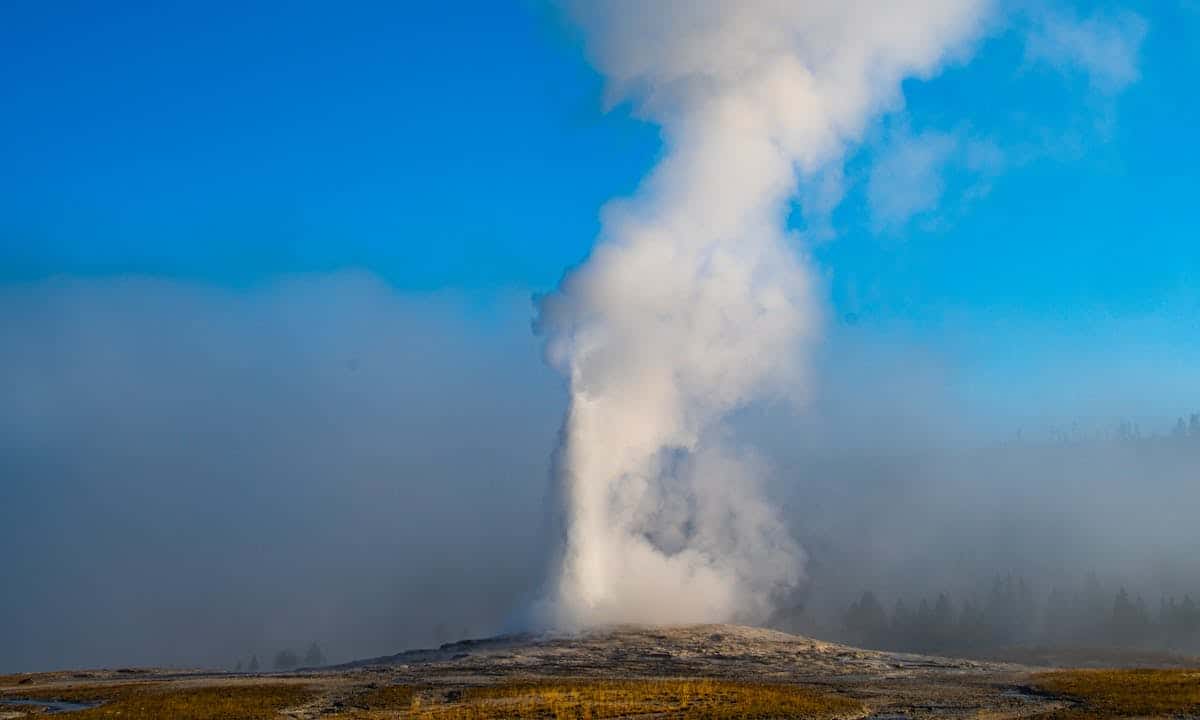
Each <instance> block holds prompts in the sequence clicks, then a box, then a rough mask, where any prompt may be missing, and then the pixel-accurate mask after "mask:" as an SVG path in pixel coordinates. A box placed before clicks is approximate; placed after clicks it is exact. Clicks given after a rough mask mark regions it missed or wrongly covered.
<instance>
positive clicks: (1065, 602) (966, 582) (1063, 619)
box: [773, 414, 1200, 656]
mask: <svg viewBox="0 0 1200 720" xmlns="http://www.w3.org/2000/svg"><path fill="white" fill-rule="evenodd" d="M1165 428H1167V429H1166V430H1165V432H1158V433H1143V432H1142V431H1141V429H1140V428H1139V427H1138V426H1137V425H1135V424H1133V423H1122V424H1120V425H1119V426H1118V427H1117V428H1116V429H1115V432H1112V433H1111V434H1110V433H1105V434H1104V435H1103V436H1090V437H1087V436H1081V435H1079V434H1075V433H1071V432H1063V433H1055V434H1054V437H1053V438H1049V439H1047V440H1046V441H1042V442H1036V441H1033V440H1031V439H1029V438H1025V439H1021V440H1018V441H1017V442H1016V447H1015V448H1012V447H1007V448H999V449H992V450H988V451H985V452H984V453H982V454H981V455H980V456H979V458H982V460H979V459H978V458H977V459H976V462H984V463H989V462H990V463H991V464H992V465H993V466H1000V467H1001V470H1000V471H998V472H1000V473H1003V472H1013V469H1012V468H1016V472H1018V473H1020V472H1021V471H1028V469H1029V468H1035V469H1034V470H1032V471H1028V473H1029V474H1027V475H1024V476H1022V482H1026V483H1030V486H1031V487H1038V488H1039V489H1040V488H1045V487H1052V486H1053V484H1054V483H1056V482H1058V481H1059V480H1060V479H1061V477H1062V476H1064V475H1066V474H1072V475H1074V476H1075V477H1076V478H1079V477H1081V476H1082V477H1086V475H1083V473H1086V472H1088V471H1096V470H1097V468H1099V471H1100V472H1102V473H1104V478H1105V482H1108V483H1110V484H1109V485H1108V486H1105V487H1104V488H1102V489H1098V490H1097V492H1110V491H1111V488H1112V487H1115V486H1120V487H1123V488H1130V489H1132V490H1130V497H1131V498H1136V497H1138V493H1139V492H1149V493H1154V494H1156V495H1157V496H1158V497H1157V499H1156V500H1155V502H1156V503H1157V505H1150V506H1146V505H1137V506H1131V507H1130V509H1129V513H1130V515H1129V521H1130V523H1131V524H1133V527H1138V526H1139V524H1140V526H1147V524H1150V525H1153V524H1154V523H1155V522H1156V520H1155V516H1154V515H1153V514H1148V513H1147V512H1146V511H1145V508H1146V507H1157V506H1172V505H1173V506H1175V507H1180V505H1179V504H1180V503H1183V506H1182V507H1188V504H1190V503H1193V502H1194V498H1195V497H1196V491H1197V490H1198V489H1200V414H1192V415H1190V416H1188V417H1185V418H1179V419H1178V420H1176V421H1175V422H1174V423H1173V424H1167V425H1165ZM1037 448H1043V449H1050V450H1051V452H1054V453H1059V449H1061V450H1062V451H1063V452H1065V453H1066V454H1065V455H1064V454H1061V453H1059V454H1057V455H1046V456H1045V457H1044V458H1042V457H1041V456H1038V455H1036V454H1034V455H1017V454H1016V453H1019V452H1022V451H1023V450H1022V449H1035V450H1036V449H1037ZM1104 448H1110V449H1111V448H1124V449H1126V450H1128V451H1131V452H1126V453H1124V454H1121V455H1106V454H1104V453H1103V452H1102V451H1103V449H1104ZM1098 449H1099V450H1098ZM1010 451H1011V454H1010ZM1077 451H1078V453H1077ZM1076 453H1077V454H1076ZM1013 457H1018V458H1021V461H1020V463H1014V464H1012V465H1004V466H1001V464H1000V463H999V462H992V461H998V460H1003V459H1005V458H1009V459H1011V458H1013ZM1064 457H1065V458H1067V460H1066V461H1064V460H1062V458H1064ZM1076 457H1078V458H1087V459H1090V460H1091V461H1092V464H1091V465H1088V464H1084V463H1073V462H1071V460H1072V458H1076ZM1112 458H1118V459H1119V460H1118V461H1117V462H1113V463H1110V464H1109V465H1107V466H1105V465H1104V463H1105V462H1107V461H1108V460H1110V459H1112ZM1047 460H1048V461H1047ZM1039 465H1045V467H1046V468H1047V469H1046V470H1045V476H1044V477H1043V476H1041V475H1038V474H1035V473H1037V472H1038V471H1037V470H1036V468H1037V467H1038V466H1039ZM1164 477H1166V478H1170V482H1162V480H1163V478H1164ZM1117 480H1119V483H1117V482H1115V481H1117ZM1079 487H1084V488H1086V483H1082V484H1081V485H1079ZM1139 489H1140V490H1139ZM964 492H967V493H969V492H971V491H970V490H969V489H968V490H966V491H964ZM894 497H897V496H891V497H889V502H891V501H892V499H893V498H894ZM1047 497H1049V498H1052V499H1053V498H1055V497H1056V496H1054V495H1052V494H1049V493H1043V494H1041V495H1037V496H1034V498H1033V499H1031V500H1030V502H1031V503H1037V502H1042V501H1044V500H1043V499H1044V498H1047ZM839 499H840V498H839ZM983 502H986V499H985V500H984V501H983ZM1051 502H1053V500H1051ZM906 507H907V508H908V511H910V512H911V511H912V507H913V506H912V505H909V506H906ZM1063 507H1068V508H1069V506H1066V505H1064V506H1063ZM1005 511H1006V512H1012V508H1011V506H1010V507H1007V508H1006V509H1005ZM1070 512H1072V511H1071V510H1070V509H1068V510H1066V511H1064V514H1063V520H1062V521H1063V522H1064V523H1071V522H1073V521H1075V520H1076V519H1077V518H1076V516H1073V515H1071V514H1070ZM1080 512H1084V511H1080ZM895 513H896V514H899V515H901V516H903V515H904V513H905V509H903V508H897V509H896V510H895ZM929 517H932V516H929ZM1117 518H1119V516H1115V517H1114V521H1117ZM1173 521H1175V522H1177V520H1173ZM1015 527H1016V528H1017V529H1016V530H1014V531H1013V534H1012V536H1011V538H1010V539H1011V541H1012V543H1014V544H1015V545H1025V546H1027V547H1029V548H1031V550H1029V552H1032V553H1034V554H1036V553H1038V552H1039V550H1038V549H1037V547H1036V545H1033V544H1032V543H1034V542H1036V540H1030V539H1028V538H1026V537H1024V536H1022V535H1020V527H1021V526H1020V525H1017V526H1015ZM1114 530H1115V528H1114ZM1123 531H1124V532H1125V533H1126V536H1129V535H1130V531H1129V530H1128V528H1124V529H1123ZM1134 534H1136V531H1135V532H1134ZM948 537H949V538H950V540H948V541H946V542H953V539H954V538H955V537H956V536H953V535H951V536H948ZM1180 537H1181V538H1186V537H1189V535H1188V533H1187V532H1184V533H1183V534H1182V535H1181V536H1180ZM1191 537H1194V533H1193V534H1192V535H1191ZM875 542H878V540H876V541H875ZM1131 542H1134V543H1136V542H1138V541H1137V540H1132V541H1131ZM1176 542H1183V540H1178V541H1176ZM867 547H870V546H867ZM941 547H946V544H945V542H944V543H943V545H942V546H941ZM1159 549H1161V548H1155V547H1153V546H1152V545H1150V544H1147V545H1146V546H1145V548H1144V550H1145V557H1146V561H1145V562H1146V563H1153V562H1156V560H1154V559H1152V558H1158V559H1161V558H1160V556H1159V555H1158V554H1157V553H1158V552H1159ZM1170 549H1171V550H1172V551H1173V553H1174V556H1175V557H1178V556H1179V554H1180V553H1182V554H1183V555H1184V556H1185V557H1186V556H1188V553H1189V552H1190V550H1189V549H1188V548H1186V547H1173V548H1170ZM1056 551H1057V549H1056V548H1052V547H1047V548H1045V549H1044V552H1045V554H1046V555H1048V556H1053V554H1054V553H1055V552H1056ZM949 556H950V555H949V554H948V555H946V556H931V557H930V558H929V562H930V563H931V564H936V563H938V562H939V561H944V560H945V559H946V557H949ZM1062 557H1065V558H1070V557H1071V556H1070V555H1069V554H1068V555H1064V556H1062ZM835 558H836V559H835V560H833V561H828V562H826V563H824V565H823V566H821V567H819V568H818V572H820V573H821V575H820V577H819V579H818V581H817V587H818V589H817V590H814V592H820V589H819V588H821V587H822V585H821V583H822V582H824V583H825V585H824V587H826V588H828V587H829V586H832V585H835V583H838V582H841V583H845V582H846V581H845V580H844V578H846V577H855V576H854V575H853V572H854V570H853V568H851V569H847V567H846V564H845V563H846V562H847V561H846V560H845V559H843V558H841V557H838V556H835ZM851 562H852V560H851ZM1068 562H1069V560H1068ZM1009 567H1011V568H1012V570H1011V572H1010V571H1009V569H1008V567H1005V568H999V572H998V573H993V572H992V571H991V570H990V569H988V568H986V567H984V568H979V567H974V568H971V570H972V572H971V573H970V574H966V575H964V576H963V577H962V578H960V579H956V580H954V581H953V582H954V585H953V587H954V592H953V593H951V592H944V591H942V590H944V587H945V586H944V585H943V587H936V586H935V587H928V588H922V586H921V583H922V582H923V581H922V580H921V576H920V574H916V576H915V578H914V585H915V586H914V585H908V586H901V587H890V588H889V587H887V583H886V581H880V582H875V580H873V579H872V576H870V575H869V574H865V573H869V572H870V571H869V570H866V571H863V572H864V575H863V576H860V577H856V578H855V579H854V580H852V581H851V582H854V583H856V585H855V586H847V584H843V585H841V586H840V587H839V588H837V589H839V590H843V591H846V592H842V593H841V594H840V597H841V598H848V597H853V598H854V599H853V601H852V602H849V604H848V606H847V605H845V604H843V603H845V602H846V601H845V600H842V601H841V602H837V601H835V602H834V603H833V605H832V606H831V605H821V606H820V607H819V609H818V608H816V607H813V606H811V605H810V606H809V608H808V609H807V610H805V608H804V605H805V603H803V602H802V603H800V604H799V606H797V607H796V608H794V609H793V610H790V611H785V612H784V613H781V615H779V616H777V617H776V618H775V621H774V622H773V624H775V625H776V626H778V627H781V628H782V629H787V630H792V631H797V632H803V633H807V634H815V635H818V636H821V637H826V638H828V639H831V640H836V641H840V642H845V643H848V644H852V645H857V646H861V647H868V648H875V649H883V650H895V651H904V652H917V653H931V654H946V655H966V656H970V655H986V654H988V653H989V652H994V651H997V650H1001V649H1004V648H1015V647H1025V648H1031V647H1042V648H1120V649H1130V650H1145V651H1167V652H1172V653H1178V654H1185V655H1200V594H1197V592H1196V590H1197V589H1198V588H1200V573H1197V572H1196V570H1197V568H1200V561H1198V562H1197V563H1194V564H1193V563H1191V562H1188V563H1186V564H1185V565H1182V566H1178V565H1176V566H1172V572H1175V573H1176V574H1175V575H1174V576H1173V577H1174V579H1175V580H1177V581H1178V582H1175V583H1174V585H1173V587H1174V588H1176V589H1180V588H1186V589H1190V590H1192V592H1191V593H1184V592H1182V590H1180V591H1179V592H1178V593H1176V594H1171V593H1161V592H1155V591H1150V590H1148V587H1149V586H1152V584H1150V585H1148V584H1147V583H1146V581H1145V577H1144V576H1143V577H1142V580H1141V582H1142V585H1141V586H1137V584H1136V582H1133V581H1129V582H1123V581H1122V579H1121V578H1122V577H1123V575H1122V574H1121V572H1120V571H1111V570H1109V569H1105V568H1103V567H1100V569H1101V572H1100V573H1099V574H1098V573H1097V572H1087V570H1088V568H1089V567H1099V565H1085V566H1082V567H1078V570H1077V571H1075V572H1070V573H1068V574H1067V577H1065V578H1064V577H1057V578H1056V577H1053V576H1047V575H1046V574H1045V573H1044V572H1043V573H1042V574H1040V575H1039V574H1037V573H1036V571H1032V570H1031V571H1030V572H1031V573H1033V574H1034V577H1035V579H1034V580H1031V579H1030V578H1029V576H1028V575H1026V574H1024V573H1022V572H1021V570H1020V569H1019V568H1020V564H1019V561H1015V562H1014V564H1013V565H1011V566H1009ZM1125 569H1126V570H1128V567H1127V566H1126V568H1125ZM1179 573H1182V575H1180V574H1179ZM1193 573H1195V577H1193V576H1192V575H1193ZM931 575H936V573H931ZM972 578H979V579H972ZM1068 578H1069V579H1068ZM1101 578H1102V579H1101ZM893 582H894V581H893ZM924 582H928V581H924ZM933 582H942V581H940V580H939V581H933ZM1122 585H1124V586H1122ZM872 586H875V587H876V588H879V587H880V586H883V587H882V589H883V590H884V591H885V592H881V593H879V592H875V591H874V589H873V588H872ZM850 593H853V595H851V594H850Z"/></svg>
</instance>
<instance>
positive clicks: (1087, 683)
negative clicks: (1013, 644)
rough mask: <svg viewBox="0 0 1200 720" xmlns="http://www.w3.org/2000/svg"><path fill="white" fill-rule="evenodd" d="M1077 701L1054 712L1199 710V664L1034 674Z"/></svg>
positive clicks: (1095, 714) (1075, 715)
mask: <svg viewBox="0 0 1200 720" xmlns="http://www.w3.org/2000/svg"><path fill="white" fill-rule="evenodd" d="M1033 684H1034V686H1035V687H1037V688H1038V689H1039V690H1042V691H1044V692H1049V693H1053V694H1055V695H1060V696H1064V697H1068V698H1071V699H1072V700H1074V701H1076V702H1078V703H1079V706H1078V707H1075V708H1071V709H1068V710H1062V711H1058V712H1057V713H1055V714H1053V715H1051V716H1050V717H1053V718H1063V719H1064V720H1066V719H1068V718H1069V719H1070V720H1076V719H1080V720H1082V719H1083V718H1114V717H1178V716H1180V715H1188V716H1192V715H1195V714H1197V713H1200V670H1061V671H1056V672H1046V673H1039V674H1037V675H1035V676H1034V677H1033Z"/></svg>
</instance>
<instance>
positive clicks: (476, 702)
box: [338, 680, 864, 720]
mask: <svg viewBox="0 0 1200 720" xmlns="http://www.w3.org/2000/svg"><path fill="white" fill-rule="evenodd" d="M356 704H361V705H365V706H366V707H367V709H366V710H355V711H352V712H350V713H348V714H346V715H342V716H338V717H346V718H355V719H357V718H363V719H366V718H372V719H373V718H387V717H408V718H421V719H422V720H492V719H493V718H496V719H499V718H547V719H550V720H568V719H570V720H592V719H599V718H619V717H631V716H639V715H646V716H653V717H656V718H697V719H699V718H712V719H713V720H717V719H724V718H730V719H733V718H849V717H859V716H861V715H863V714H864V708H863V706H862V704H861V703H858V702H856V701H854V700H850V699H848V698H845V697H842V696H839V695H833V694H829V693H824V692H818V691H814V690H809V689H805V688H799V687H794V686H783V685H762V684H750V683H734V682H721V681H715V680H630V681H575V682H569V681H563V682H538V683H520V684H508V685H497V686H491V687H478V688H468V689H466V690H464V691H462V693H461V694H455V695H452V696H450V697H448V698H447V697H444V696H439V695H437V694H430V693H423V692H420V691H416V690H414V689H412V688H408V687H394V688H381V689H379V690H377V691H375V692H374V693H371V694H369V695H366V696H363V697H361V698H359V699H358V701H356Z"/></svg>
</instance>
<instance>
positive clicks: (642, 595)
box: [538, 0, 987, 626]
mask: <svg viewBox="0 0 1200 720" xmlns="http://www.w3.org/2000/svg"><path fill="white" fill-rule="evenodd" d="M986 6H987V3H986V2H985V0H912V1H909V2H887V3H880V2H876V1H875V0H857V1H851V0H823V1H820V2H771V1H766V0H763V1H758V2H752V1H749V0H742V1H739V2H727V1H726V0H710V1H707V2H703V1H699V0H681V1H679V2H665V1H664V2H654V3H646V2H642V1H641V0H626V1H623V2H605V3H580V4H579V5H577V6H572V8H571V13H572V16H573V17H574V18H576V19H577V20H578V21H579V23H580V24H581V25H582V27H583V28H584V30H585V34H586V37H587V41H588V47H589V52H590V54H591V56H592V58H593V60H594V62H595V64H596V65H597V67H598V68H599V69H600V70H601V71H602V72H603V73H604V74H605V75H606V76H607V78H608V81H609V92H610V101H613V102H616V101H624V100H629V101H631V102H632V104H633V107H634V109H635V111H636V112H637V113H639V114H640V115H641V116H643V117H645V118H648V119H650V120H652V121H654V122H656V123H658V124H660V125H661V127H662V133H663V141H664V145H665V154H664V157H663V159H662V161H661V162H660V163H659V165H658V166H657V167H656V168H655V169H654V170H653V171H652V172H651V174H650V175H649V177H647V178H646V179H645V181H644V182H643V184H642V186H641V187H640V189H639V190H638V192H637V193H636V195H635V196H634V197H632V198H630V199H626V200H621V201H616V202H613V203H611V204H610V205H609V206H608V207H607V208H606V209H605V211H604V218H603V219H604V223H603V230H602V233H601V237H600V239H599V241H598V243H597V245H596V247H595V249H594V250H593V252H592V254H591V256H590V258H589V259H588V260H587V262H586V263H584V264H583V265H582V266H581V267H579V268H578V269H576V270H574V271H572V272H570V273H569V274H568V275H567V276H566V277H565V278H564V280H563V282H562V284H561V286H560V287H559V289H558V290H557V291H556V292H555V293H553V294H552V295H549V296H548V297H546V298H545V299H544V300H543V301H542V303H541V307H540V315H539V319H538V326H539V329H540V331H541V332H543V333H544V334H545V336H546V352H547V356H548V358H549V361H550V362H551V363H552V364H553V365H554V366H555V367H556V368H558V369H559V370H560V371H561V372H563V373H564V374H565V375H566V376H567V378H568V380H569V383H570V407H569V409H568V411H567V414H566V418H565V421H564V426H563V432H562V440H561V442H562V445H561V447H560V448H559V456H558V463H557V482H558V483H559V487H558V491H559V494H560V498H561V504H562V508H561V510H562V512H563V526H562V530H563V537H562V546H561V548H560V549H559V554H558V557H557V558H556V563H557V565H556V568H555V575H554V578H553V581H552V583H551V588H550V590H549V597H548V598H547V609H548V611H549V613H550V620H551V621H552V622H554V623H556V624H559V625H564V626H579V625H587V624H597V623H613V622H647V623H682V622H701V621H726V620H740V621H746V622H754V621H761V620H762V619H764V617H765V616H766V615H767V614H768V613H769V612H770V611H771V609H772V601H773V598H775V597H777V595H778V594H779V593H782V592H786V591H787V590H788V589H789V588H791V587H793V586H795V585H796V584H797V583H798V582H799V581H800V580H801V579H802V573H803V558H804V556H803V553H802V551H801V549H800V548H799V547H797V545H796V544H795V543H794V542H793V540H792V539H791V538H790V537H789V536H788V533H787V532H786V530H785V529H784V527H783V525H782V524H781V522H780V521H779V519H778V518H777V516H776V513H775V512H774V511H773V509H772V507H771V506H770V505H769V504H768V503H767V502H766V501H765V500H764V498H763V496H762V493H761V491H760V484H761V477H762V474H763V469H762V468H761V467H760V466H759V464H758V463H757V462H756V461H755V460H754V457H753V455H751V454H749V453H748V452H746V451H745V450H742V449H739V448H737V447H733V446H732V443H730V442H729V441H728V440H727V439H726V435H725V433H723V431H722V420H723V419H724V418H725V417H726V416H727V415H728V414H729V413H730V412H731V411H732V410H734V409H736V408H738V407H740V406H743V405H745V404H747V403H749V402H752V401H754V400H756V399H759V398H763V397H770V396H789V395H794V394H795V393H796V392H797V391H798V390H802V388H803V385H804V383H803V374H804V357H805V352H804V351H805V346H806V345H808V344H810V343H811V342H813V340H814V337H815V335H816V332H817V330H818V327H819V319H820V314H821V313H820V308H821V306H820V303H819V301H818V300H817V297H816V295H815V293H814V282H813V274H812V271H811V270H810V269H809V267H808V266H807V265H806V263H805V262H804V260H803V258H802V257H801V256H800V255H799V254H798V253H797V252H796V251H795V248H794V246H795V245H797V244H798V243H797V242H796V240H795V239H794V238H792V237H790V235H789V233H788V231H787V229H786V225H787V223H786V218H787V213H788V210H789V207H788V204H789V200H790V199H791V197H792V196H793V195H794V194H795V193H796V191H797V187H798V186H799V184H800V181H801V180H805V181H816V180H818V179H819V178H821V177H824V176H826V173H829V176H830V177H836V173H837V171H838V170H840V165H841V162H842V157H843V154H844V149H845V148H846V146H847V145H848V144H850V143H852V142H854V141H855V140H857V139H858V138H859V137H860V136H861V133H862V132H863V129H864V125H865V124H866V123H867V122H868V121H869V120H870V119H871V118H872V117H873V116H875V115H877V114H878V113H879V112H881V111H883V110H886V109H888V108H894V107H896V106H897V105H898V104H899V103H900V101H901V95H900V84H901V81H902V80H903V79H904V78H906V77H908V76H914V75H916V76H920V75H927V74H929V73H931V72H932V71H934V70H935V69H936V68H937V67H938V66H939V65H940V64H941V63H942V62H943V61H944V60H945V58H946V57H947V55H948V54H949V53H951V52H952V51H953V50H955V49H956V48H961V47H962V46H963V45H964V44H965V43H966V42H968V41H969V40H970V39H971V38H972V37H973V36H974V35H975V34H976V32H977V30H978V28H979V26H980V24H981V20H982V17H983V15H984V12H985V10H986Z"/></svg>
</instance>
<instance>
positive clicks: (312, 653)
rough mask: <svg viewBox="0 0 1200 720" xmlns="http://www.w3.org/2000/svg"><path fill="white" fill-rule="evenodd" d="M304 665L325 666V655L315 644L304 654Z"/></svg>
mask: <svg viewBox="0 0 1200 720" xmlns="http://www.w3.org/2000/svg"><path fill="white" fill-rule="evenodd" d="M304 664H305V665H306V666H307V667H319V666H321V665H324V664H325V653H323V652H321V647H320V646H319V645H317V644H316V643H315V642H314V643H313V644H311V645H309V646H308V651H307V652H305V653H304Z"/></svg>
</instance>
